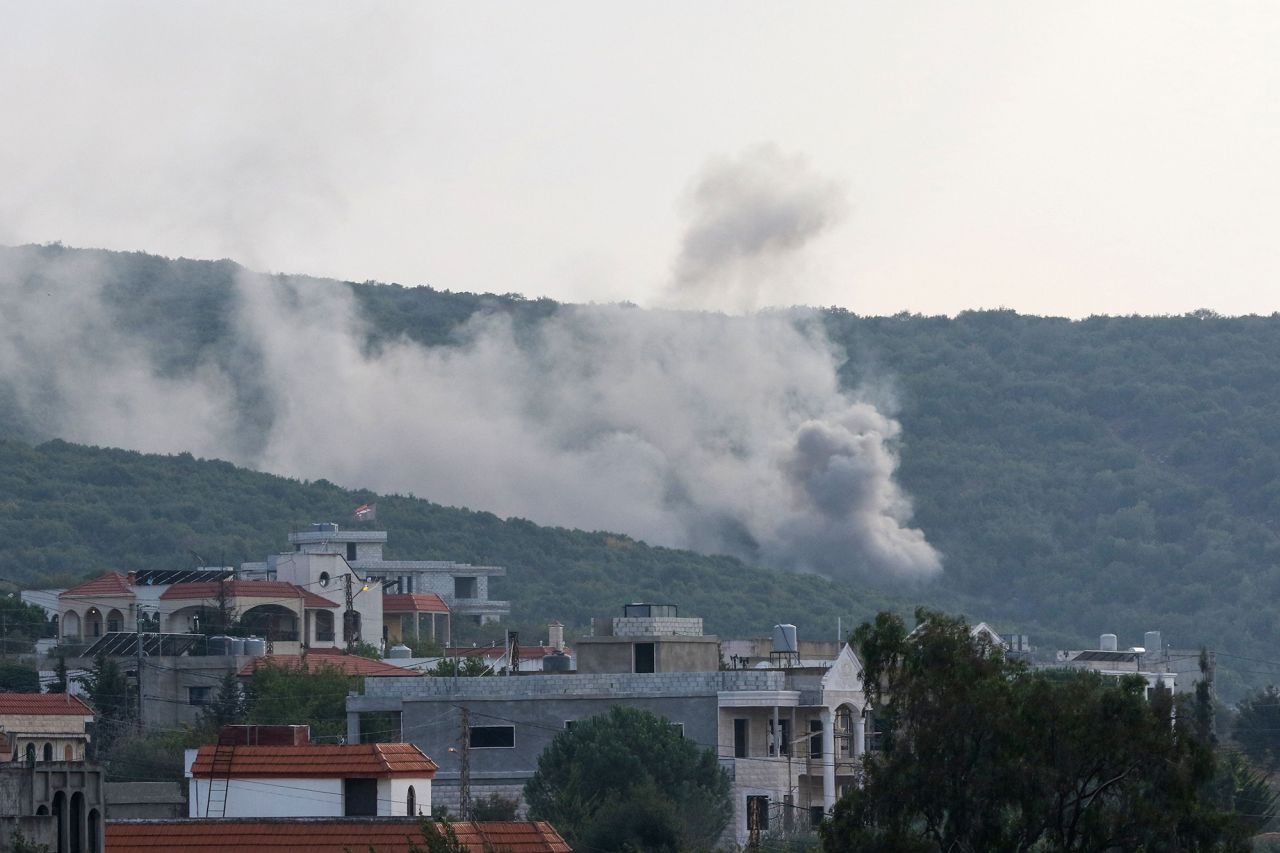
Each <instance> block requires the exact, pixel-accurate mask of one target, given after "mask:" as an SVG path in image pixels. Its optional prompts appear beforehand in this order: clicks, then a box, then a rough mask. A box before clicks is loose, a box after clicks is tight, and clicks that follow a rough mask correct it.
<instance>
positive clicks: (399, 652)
mask: <svg viewBox="0 0 1280 853" xmlns="http://www.w3.org/2000/svg"><path fill="white" fill-rule="evenodd" d="M387 657H389V658H395V659H397V660H400V659H403V658H411V657H413V649H411V648H409V647H408V646H406V645H405V644H404V643H396V644H395V645H394V646H392V647H391V648H390V649H388V650H387Z"/></svg>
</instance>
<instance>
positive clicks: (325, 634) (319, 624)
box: [316, 610, 333, 642]
mask: <svg viewBox="0 0 1280 853" xmlns="http://www.w3.org/2000/svg"><path fill="white" fill-rule="evenodd" d="M321 641H324V642H332V641H333V611H332V610H317V611H316V642H321Z"/></svg>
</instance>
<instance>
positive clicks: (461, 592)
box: [453, 578, 479, 598]
mask: <svg viewBox="0 0 1280 853" xmlns="http://www.w3.org/2000/svg"><path fill="white" fill-rule="evenodd" d="M478 591H479V584H477V583H476V579H475V578H454V579H453V597H454V598H475V597H476V596H477V595H478Z"/></svg>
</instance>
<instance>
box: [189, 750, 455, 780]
mask: <svg viewBox="0 0 1280 853" xmlns="http://www.w3.org/2000/svg"><path fill="white" fill-rule="evenodd" d="M215 749H216V747H213V746H202V747H200V750H199V752H197V753H196V760H195V763H193V764H192V765H191V775H193V776H197V777H200V778H205V777H208V776H209V775H210V774H211V773H212V770H213V753H214V750H215ZM226 750H227V747H225V746H224V747H223V754H224V756H225V754H226ZM231 751H232V752H231V773H230V775H231V777H232V778H234V779H262V778H276V779H280V778H302V777H307V776H316V777H322V778H332V777H334V776H342V777H346V778H363V779H382V778H389V777H393V776H396V777H409V776H411V777H427V778H431V777H432V776H434V775H435V773H436V763H435V762H434V761H432V760H431V759H430V758H428V757H427V756H426V754H425V753H423V751H422V750H420V749H418V747H416V746H414V745H413V744H411V743H355V744H322V743H310V744H303V745H300V746H235V747H231ZM219 760H220V761H221V760H223V759H219ZM219 773H221V771H219Z"/></svg>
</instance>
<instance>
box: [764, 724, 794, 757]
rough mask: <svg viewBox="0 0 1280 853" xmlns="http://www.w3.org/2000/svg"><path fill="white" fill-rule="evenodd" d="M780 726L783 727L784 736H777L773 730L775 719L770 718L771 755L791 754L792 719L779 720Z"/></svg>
mask: <svg viewBox="0 0 1280 853" xmlns="http://www.w3.org/2000/svg"><path fill="white" fill-rule="evenodd" d="M778 726H779V728H781V729H782V737H781V738H779V737H776V736H775V735H774V732H773V720H772V719H770V720H769V754H770V755H790V754H791V721H790V720H778Z"/></svg>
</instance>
